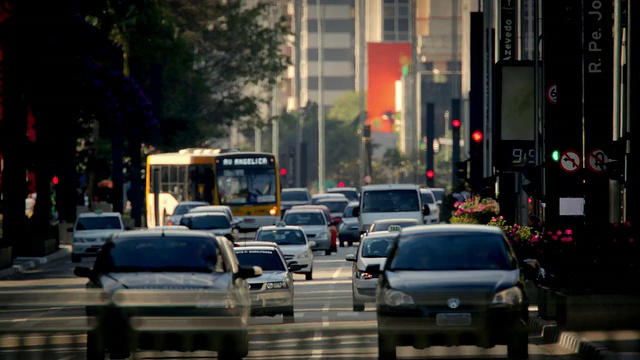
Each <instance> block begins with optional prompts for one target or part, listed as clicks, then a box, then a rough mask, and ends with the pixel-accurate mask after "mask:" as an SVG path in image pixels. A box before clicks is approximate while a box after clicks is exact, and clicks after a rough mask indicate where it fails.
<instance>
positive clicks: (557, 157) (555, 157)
mask: <svg viewBox="0 0 640 360" xmlns="http://www.w3.org/2000/svg"><path fill="white" fill-rule="evenodd" d="M551 160H553V161H555V162H558V161H559V160H560V151H558V150H553V151H552V152H551Z"/></svg>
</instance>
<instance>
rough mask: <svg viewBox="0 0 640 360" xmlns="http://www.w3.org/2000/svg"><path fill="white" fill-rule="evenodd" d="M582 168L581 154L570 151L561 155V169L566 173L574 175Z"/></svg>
mask: <svg viewBox="0 0 640 360" xmlns="http://www.w3.org/2000/svg"><path fill="white" fill-rule="evenodd" d="M581 166H582V159H580V154H578V152H577V151H575V150H568V151H565V152H564V153H562V155H560V168H561V169H562V171H564V172H568V173H570V174H571V173H574V172H576V171H578V170H580V167H581Z"/></svg>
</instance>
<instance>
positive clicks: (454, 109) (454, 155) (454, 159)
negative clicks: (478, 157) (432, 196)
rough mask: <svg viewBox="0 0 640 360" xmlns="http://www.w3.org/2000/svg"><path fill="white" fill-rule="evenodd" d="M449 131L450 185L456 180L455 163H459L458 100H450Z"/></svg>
mask: <svg viewBox="0 0 640 360" xmlns="http://www.w3.org/2000/svg"><path fill="white" fill-rule="evenodd" d="M451 119H452V120H451V130H452V143H451V164H452V171H451V175H452V176H451V178H452V179H451V180H452V181H451V183H452V184H455V183H456V180H457V176H456V172H457V169H458V168H457V166H456V163H458V162H460V125H461V123H460V99H457V98H453V99H451Z"/></svg>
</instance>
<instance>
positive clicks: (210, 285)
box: [100, 272, 230, 291]
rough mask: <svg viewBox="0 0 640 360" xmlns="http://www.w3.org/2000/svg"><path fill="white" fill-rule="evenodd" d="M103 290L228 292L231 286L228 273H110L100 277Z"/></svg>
mask: <svg viewBox="0 0 640 360" xmlns="http://www.w3.org/2000/svg"><path fill="white" fill-rule="evenodd" d="M100 282H101V283H102V286H103V289H104V290H106V291H115V290H120V289H141V290H142V289H154V290H182V289H184V290H198V289H210V290H226V289H227V288H228V287H229V284H230V276H229V274H227V273H221V274H217V273H212V274H200V273H177V272H166V273H147V272H138V273H110V274H108V275H102V276H101V277H100Z"/></svg>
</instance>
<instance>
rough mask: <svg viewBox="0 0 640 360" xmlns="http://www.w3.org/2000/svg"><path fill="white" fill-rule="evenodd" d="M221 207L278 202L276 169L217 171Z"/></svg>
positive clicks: (219, 169)
mask: <svg viewBox="0 0 640 360" xmlns="http://www.w3.org/2000/svg"><path fill="white" fill-rule="evenodd" d="M217 180H218V192H219V193H218V195H219V198H220V204H221V205H257V204H274V203H275V202H276V191H277V189H276V171H275V167H271V168H268V167H253V168H249V167H243V168H235V169H234V168H230V167H223V168H218V169H217Z"/></svg>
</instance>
